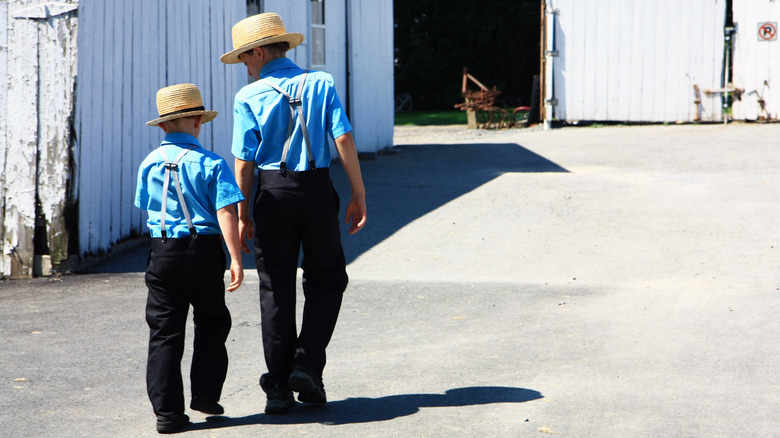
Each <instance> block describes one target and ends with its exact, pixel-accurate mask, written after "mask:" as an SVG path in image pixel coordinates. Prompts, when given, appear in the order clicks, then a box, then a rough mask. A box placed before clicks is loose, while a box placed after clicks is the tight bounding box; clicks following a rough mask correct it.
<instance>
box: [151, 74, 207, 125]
mask: <svg viewBox="0 0 780 438" xmlns="http://www.w3.org/2000/svg"><path fill="white" fill-rule="evenodd" d="M157 113H158V114H159V115H160V117H159V118H156V119H154V120H150V121H148V122H146V124H147V125H149V126H157V125H159V124H160V123H162V122H167V121H169V120H173V119H179V118H182V117H190V116H199V115H201V114H203V120H202V121H201V123H208V122H210V121H212V120H214V118H215V117H217V112H216V111H206V108H204V107H203V99H202V98H201V97H200V90H198V86H197V85H195V84H176V85H171V86H170V87H165V88H160V90H158V91H157Z"/></svg>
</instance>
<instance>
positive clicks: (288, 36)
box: [219, 32, 306, 64]
mask: <svg viewBox="0 0 780 438" xmlns="http://www.w3.org/2000/svg"><path fill="white" fill-rule="evenodd" d="M304 39H306V37H305V36H303V34H301V33H297V32H291V33H285V34H282V35H276V36H272V37H268V38H263V39H260V40H257V41H252V42H251V43H249V44H245V45H243V46H241V47H238V48H236V49H233V50H231V51H229V52H227V53H225V54H224V55H222V56H220V57H219V60H220V61H222V62H224V63H225V64H238V63H240V62H241V60H240V59H238V55H240V54H242V53H244V52H246V51H247V50H250V49H254V48H255V47H260V46H267V45H269V44H274V43H281V42H286V43H288V44H289V45H290V47H289V48H288V49H287V50H291V49H294V48H295V47H298V45H299V44H301V43H302V42H303V40H304Z"/></svg>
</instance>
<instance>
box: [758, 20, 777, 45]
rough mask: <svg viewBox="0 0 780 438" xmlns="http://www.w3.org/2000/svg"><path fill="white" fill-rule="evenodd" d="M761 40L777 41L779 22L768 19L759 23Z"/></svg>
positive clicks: (759, 38)
mask: <svg viewBox="0 0 780 438" xmlns="http://www.w3.org/2000/svg"><path fill="white" fill-rule="evenodd" d="M758 40H759V41H777V22H776V21H767V22H764V23H758Z"/></svg>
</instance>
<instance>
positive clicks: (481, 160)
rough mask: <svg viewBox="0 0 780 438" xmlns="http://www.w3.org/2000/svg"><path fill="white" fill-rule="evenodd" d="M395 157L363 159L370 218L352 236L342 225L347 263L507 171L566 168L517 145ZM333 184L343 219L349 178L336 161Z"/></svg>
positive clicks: (426, 148) (424, 149)
mask: <svg viewBox="0 0 780 438" xmlns="http://www.w3.org/2000/svg"><path fill="white" fill-rule="evenodd" d="M393 149H394V150H398V151H400V153H398V154H394V155H384V154H382V155H379V156H378V157H377V159H376V160H369V161H361V162H360V166H361V170H362V173H363V179H364V183H365V186H366V201H367V203H368V221H367V223H366V226H365V228H363V229H362V230H361V231H360V232H358V233H357V234H354V235H352V236H350V235H347V234H346V232H345V231H344V230H346V228H343V229H342V230H343V231H342V242H343V244H344V252H345V256H346V258H347V263H350V262H352V261H353V260H355V259H356V258H357V257H358V256H360V255H361V254H363V253H364V252H366V251H368V250H370V249H371V248H372V247H374V246H375V245H377V244H379V243H380V242H382V241H383V240H385V239H387V238H388V237H390V236H391V235H393V234H394V233H395V232H396V231H398V230H400V229H401V228H403V227H404V226H406V225H408V224H410V223H411V222H413V221H414V220H416V219H418V218H420V217H423V216H425V215H426V214H427V213H429V212H431V211H433V210H435V209H437V208H439V207H441V206H443V205H445V204H447V203H448V202H450V201H452V200H454V199H457V198H459V197H460V196H463V195H465V194H466V193H469V192H471V191H473V190H475V189H477V188H479V187H480V186H482V185H484V184H486V183H488V182H490V181H492V180H493V179H495V178H498V177H499V176H501V175H503V174H505V173H542V172H568V171H567V170H566V169H564V168H563V167H561V166H559V165H557V164H555V163H553V162H552V161H550V160H548V159H546V158H544V157H542V156H540V155H538V154H536V153H534V152H532V151H530V150H528V149H526V148H524V147H522V146H520V145H518V144H515V143H503V144H489V143H485V144H457V145H436V144H427V145H414V146H397V147H395V148H393ZM331 178H332V179H333V183H334V185H335V186H336V190H338V192H339V195H340V196H341V198H342V200H341V204H342V206H341V207H342V208H341V220H342V221H343V218H344V206H345V204H346V202H347V201H348V200H349V198H348V195H349V193H350V189H349V181H348V180H347V178H346V175H345V174H344V171H343V170H342V169H341V166H340V165H338V164H334V169H333V171H332V172H331Z"/></svg>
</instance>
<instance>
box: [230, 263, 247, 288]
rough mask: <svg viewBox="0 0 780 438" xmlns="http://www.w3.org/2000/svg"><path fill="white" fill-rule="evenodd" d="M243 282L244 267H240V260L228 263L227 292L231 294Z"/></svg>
mask: <svg viewBox="0 0 780 438" xmlns="http://www.w3.org/2000/svg"><path fill="white" fill-rule="evenodd" d="M243 281H244V267H243V266H241V260H233V261H232V262H230V284H229V285H228V287H227V291H228V292H233V291H234V290H236V289H238V287H239V286H241V283H243Z"/></svg>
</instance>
